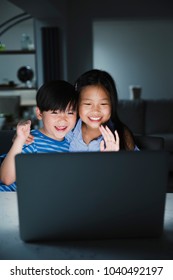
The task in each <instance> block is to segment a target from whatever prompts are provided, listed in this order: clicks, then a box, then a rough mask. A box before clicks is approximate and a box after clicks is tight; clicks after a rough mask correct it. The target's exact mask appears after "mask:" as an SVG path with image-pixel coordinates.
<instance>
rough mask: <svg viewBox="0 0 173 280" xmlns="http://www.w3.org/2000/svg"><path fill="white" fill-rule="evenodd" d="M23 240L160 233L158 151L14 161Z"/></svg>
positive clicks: (163, 167)
mask: <svg viewBox="0 0 173 280" xmlns="http://www.w3.org/2000/svg"><path fill="white" fill-rule="evenodd" d="M16 172H17V174H16V176H17V197H18V210H19V225H20V236H21V238H22V239H23V240H24V241H40V240H55V239H56V240H65V239H70V240H74V239H75V240H76V239H112V238H126V237H127V238H129V237H157V236H160V235H161V233H162V230H163V218H164V206H165V194H166V185H167V178H168V154H167V153H166V152H163V151H141V152H117V153H115V152H105V153H100V152H92V153H91V152H90V153H53V154H52V153H51V154H46V153H45V154H27V155H26V154H20V155H17V156H16Z"/></svg>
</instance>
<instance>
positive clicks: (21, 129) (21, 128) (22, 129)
mask: <svg viewBox="0 0 173 280" xmlns="http://www.w3.org/2000/svg"><path fill="white" fill-rule="evenodd" d="M30 129H31V121H30V120H27V121H21V122H19V123H18V124H17V128H16V134H17V135H16V138H18V139H19V138H20V139H21V141H22V142H23V143H25V142H26V140H27V138H28V137H29V135H30Z"/></svg>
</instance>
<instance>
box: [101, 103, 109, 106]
mask: <svg viewBox="0 0 173 280" xmlns="http://www.w3.org/2000/svg"><path fill="white" fill-rule="evenodd" d="M101 105H103V106H104V105H109V104H108V103H101Z"/></svg>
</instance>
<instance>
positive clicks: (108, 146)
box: [100, 125, 120, 152]
mask: <svg viewBox="0 0 173 280" xmlns="http://www.w3.org/2000/svg"><path fill="white" fill-rule="evenodd" d="M100 132H101V134H102V136H103V138H104V140H102V141H101V143H100V151H101V152H107V151H115V152H117V151H119V150H120V140H119V135H118V133H117V131H116V130H115V135H114V134H113V133H112V131H111V130H110V129H109V128H108V126H106V127H104V126H103V125H101V126H100Z"/></svg>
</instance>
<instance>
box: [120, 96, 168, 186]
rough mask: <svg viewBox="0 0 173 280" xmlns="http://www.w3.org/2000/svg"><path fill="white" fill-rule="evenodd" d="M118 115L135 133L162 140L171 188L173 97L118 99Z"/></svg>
mask: <svg viewBox="0 0 173 280" xmlns="http://www.w3.org/2000/svg"><path fill="white" fill-rule="evenodd" d="M117 110H118V115H119V117H120V119H121V120H122V121H123V122H124V123H125V124H126V125H127V126H128V127H129V128H130V129H131V130H132V132H133V133H134V134H135V135H143V136H154V137H155V136H156V137H161V138H163V140H164V150H166V151H168V152H169V154H170V163H169V182H168V184H169V188H170V190H173V99H156V100H152V99H148V100H145V99H138V100H137V99H136V100H119V101H118V108H117Z"/></svg>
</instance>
